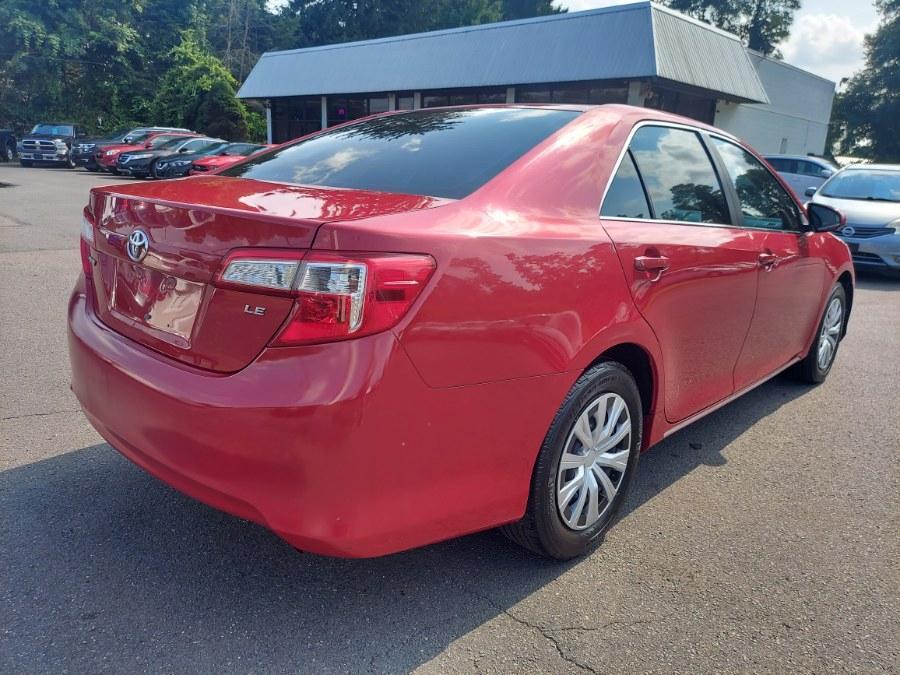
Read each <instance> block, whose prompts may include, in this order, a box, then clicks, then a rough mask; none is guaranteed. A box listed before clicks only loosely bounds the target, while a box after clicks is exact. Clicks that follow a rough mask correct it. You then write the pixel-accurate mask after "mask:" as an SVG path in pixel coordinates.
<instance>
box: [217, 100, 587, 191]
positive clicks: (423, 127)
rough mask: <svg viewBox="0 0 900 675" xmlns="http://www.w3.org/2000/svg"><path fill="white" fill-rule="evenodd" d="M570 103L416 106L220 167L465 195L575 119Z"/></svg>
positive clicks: (294, 179)
mask: <svg viewBox="0 0 900 675" xmlns="http://www.w3.org/2000/svg"><path fill="white" fill-rule="evenodd" d="M579 114H580V113H579V112H577V111H571V110H546V109H537V108H468V109H457V110H415V111H411V112H408V113H401V114H397V115H385V116H383V117H376V118H374V119H369V120H363V121H361V122H357V123H355V124H350V125H347V126H345V127H341V128H337V129H333V130H329V131H324V132H322V133H320V134H317V135H315V136H313V137H311V138H309V139H307V140H302V141H300V142H298V143H294V144H292V145H289V146H287V147H282V148H278V149H277V150H274V151H272V152H266V153H262V154H261V155H259V156H258V157H256V158H254V159H252V160H250V161H249V162H245V163H243V164H240V165H238V166H236V167H234V168H231V169H228V170H226V171H224V172H223V173H222V174H221V175H226V176H241V177H243V178H255V179H257V180H265V181H276V182H282V183H296V184H298V185H323V186H328V187H338V188H351V189H357V190H374V191H380V192H398V193H405V194H415V195H429V196H432V197H449V198H453V199H458V198H461V197H465V196H466V195H467V194H469V193H470V192H473V191H474V190H477V189H478V188H479V187H481V186H482V185H483V184H484V183H486V182H487V181H489V180H490V179H491V178H493V177H494V176H496V175H497V174H498V173H500V172H501V171H503V169H505V168H506V167H507V166H509V165H510V164H511V163H512V162H514V161H515V160H516V159H518V158H519V157H521V156H522V155H523V154H525V153H526V152H528V150H530V149H531V148H533V147H534V146H535V145H537V144H538V143H540V142H541V141H543V140H544V139H545V138H547V137H548V136H550V135H551V134H553V133H554V132H556V131H558V130H559V129H560V128H562V127H563V126H565V125H566V124H568V123H569V122H571V121H572V120H574V119H575V118H576V117H577V116H578V115H579Z"/></svg>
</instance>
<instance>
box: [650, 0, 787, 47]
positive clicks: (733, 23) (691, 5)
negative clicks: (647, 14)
mask: <svg viewBox="0 0 900 675" xmlns="http://www.w3.org/2000/svg"><path fill="white" fill-rule="evenodd" d="M664 1H665V4H667V5H668V6H669V7H671V8H672V9H676V10H678V11H679V12H684V13H685V14H688V15H689V16H692V17H694V18H695V19H700V20H701V21H705V22H706V23H711V24H713V25H714V26H718V27H719V28H721V29H723V30H727V31H728V32H730V33H735V34H736V35H738V36H740V38H741V39H742V40H743V41H744V43H745V44H746V45H747V46H748V47H749V48H750V49H753V50H755V51H758V52H760V53H761V54H765V55H767V56H768V55H772V56H775V57H776V58H777V57H780V53H779V52H778V49H777V45H778V43H780V42H781V41H782V40H784V39H785V38H786V37H787V36H788V35H789V34H790V31H791V24H792V23H793V21H794V12H796V11H797V10H798V9H800V0H664Z"/></svg>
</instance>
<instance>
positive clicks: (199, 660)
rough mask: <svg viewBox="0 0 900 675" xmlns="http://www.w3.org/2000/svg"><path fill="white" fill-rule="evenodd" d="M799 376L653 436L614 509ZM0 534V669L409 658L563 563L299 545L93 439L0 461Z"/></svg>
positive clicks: (699, 456) (500, 547)
mask: <svg viewBox="0 0 900 675" xmlns="http://www.w3.org/2000/svg"><path fill="white" fill-rule="evenodd" d="M807 390H808V389H807V387H805V386H802V385H800V384H797V383H794V382H792V381H790V380H789V379H786V378H778V379H776V380H774V381H772V382H770V383H768V384H766V385H763V386H762V387H760V388H758V389H756V390H755V391H753V392H751V393H749V394H748V395H746V396H745V397H743V398H742V399H740V400H738V401H736V402H734V403H732V404H730V405H729V406H727V407H726V408H724V409H722V410H720V411H718V412H716V413H714V414H712V415H711V416H709V417H708V418H706V419H705V420H702V421H700V422H698V423H696V424H694V425H693V426H692V427H689V428H688V429H686V430H684V431H682V432H680V433H678V434H676V435H675V436H673V437H671V438H669V439H667V440H666V441H664V442H663V443H661V444H660V445H658V446H657V447H656V448H654V450H652V451H651V452H649V453H648V454H646V455H645V456H644V457H643V458H642V462H641V465H640V468H639V471H638V476H637V477H636V479H635V481H634V483H633V492H632V494H631V496H630V498H629V500H628V502H627V504H626V507H625V509H624V512H623V517H625V518H627V517H628V516H629V515H630V514H632V513H634V512H635V511H636V510H637V509H639V508H640V506H641V505H642V504H643V503H645V502H646V501H648V500H649V499H651V498H652V497H653V496H654V495H656V494H658V493H659V492H661V491H663V490H665V489H666V488H667V487H668V486H669V485H671V484H672V483H673V482H675V481H676V480H678V479H679V478H680V477H682V476H684V475H686V474H687V473H689V472H690V471H692V470H693V469H694V468H695V467H697V466H699V465H711V466H720V465H722V464H724V463H725V459H724V458H723V456H722V454H721V451H722V450H723V449H724V448H725V447H726V446H727V445H728V443H729V442H730V441H731V440H732V439H734V438H735V437H737V436H738V435H740V434H741V433H743V432H744V431H745V430H746V429H747V428H748V427H749V426H751V425H752V424H753V423H754V422H756V421H757V420H759V419H761V418H763V417H765V416H767V415H769V414H771V413H772V412H774V411H775V410H777V409H778V407H780V406H781V405H782V404H783V403H785V402H786V401H788V400H790V399H792V398H794V397H796V396H798V395H801V394H802V393H804V392H805V391H807ZM698 444H700V445H699V446H698ZM0 541H2V542H3V543H2V547H0V568H2V570H3V571H2V583H0V599H2V603H0V607H2V609H0V671H3V672H22V671H33V670H40V671H47V670H52V671H58V670H63V669H66V670H72V671H75V672H79V671H89V672H95V671H97V670H100V669H113V670H130V671H132V672H137V671H142V670H152V671H156V672H160V671H162V672H169V671H175V672H182V671H189V672H213V671H214V672H222V671H226V670H242V671H251V670H262V671H267V672H273V671H286V670H291V671H318V672H321V671H360V670H378V671H408V670H410V669H412V668H415V667H416V666H418V665H420V664H422V663H424V662H426V661H428V660H430V659H431V658H433V657H434V656H435V655H437V654H438V653H439V652H441V651H442V650H444V649H445V648H446V647H447V646H448V644H449V643H451V642H452V641H453V640H455V639H457V638H459V637H461V636H463V635H465V634H466V633H468V632H470V631H472V630H473V629H475V628H477V627H478V626H480V625H481V624H483V623H485V622H486V621H489V620H490V619H492V618H494V617H496V616H498V615H499V614H501V613H502V612H503V611H504V610H506V609H507V608H509V607H511V606H513V605H515V604H516V603H517V602H519V601H520V600H522V599H523V598H525V597H527V596H528V595H530V594H532V593H533V592H535V591H536V590H538V589H539V588H541V587H542V586H544V585H546V584H547V583H549V582H551V581H552V580H553V579H555V578H556V577H558V576H560V575H561V574H563V573H564V572H566V571H567V570H568V569H570V568H571V567H572V566H573V565H575V564H577V562H576V563H568V564H559V563H553V562H549V561H545V560H541V559H538V558H535V557H533V556H531V555H529V554H527V553H525V552H524V551H522V550H520V549H519V548H517V547H516V546H514V545H513V544H511V543H509V542H507V541H506V540H505V539H504V538H503V537H502V536H501V535H499V534H497V533H494V532H486V533H482V534H476V535H472V536H468V537H464V538H461V539H457V540H454V541H450V542H445V543H442V544H436V545H433V546H429V547H426V548H423V549H418V550H414V551H409V552H406V553H401V554H397V555H393V556H389V557H385V558H379V559H373V560H339V559H329V558H322V557H317V556H313V555H308V554H302V553H298V552H296V551H294V550H293V549H292V548H290V547H289V546H287V545H286V544H284V543H283V542H282V541H281V540H280V539H278V538H277V537H276V536H274V535H272V534H270V533H269V532H267V531H266V530H264V529H263V528H261V527H258V526H256V525H253V524H251V523H247V522H244V521H241V520H239V519H237V518H232V517H230V516H227V515H224V514H221V513H218V512H216V511H214V510H212V509H210V508H207V507H206V506H203V505H201V504H199V503H197V502H195V501H193V500H191V499H189V498H187V497H184V496H182V495H180V494H179V493H177V492H175V491H174V490H172V489H170V488H168V487H167V486H165V485H163V484H162V483H160V482H158V481H157V480H155V479H153V478H152V477H150V476H149V475H147V474H145V473H143V472H142V471H141V470H139V469H138V468H137V467H135V466H133V465H132V464H130V463H129V462H128V461H127V460H125V459H123V458H122V457H120V456H119V455H118V454H117V453H116V452H115V451H114V450H112V449H111V448H110V447H109V446H107V445H96V446H92V447H87V448H84V449H82V450H78V451H75V452H71V453H68V454H64V455H61V456H58V457H55V458H52V459H48V460H45V461H41V462H36V463H33V464H30V465H26V466H23V467H20V468H16V469H11V470H8V471H6V472H3V473H2V474H0ZM563 606H565V605H563Z"/></svg>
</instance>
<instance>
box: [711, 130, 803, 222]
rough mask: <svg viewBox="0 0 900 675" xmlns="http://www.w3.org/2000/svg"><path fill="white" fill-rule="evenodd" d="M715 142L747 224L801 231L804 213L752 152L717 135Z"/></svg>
mask: <svg viewBox="0 0 900 675" xmlns="http://www.w3.org/2000/svg"><path fill="white" fill-rule="evenodd" d="M713 144H714V145H715V147H716V150H718V151H719V155H720V156H721V157H722V161H723V162H724V163H725V168H726V169H727V170H728V175H729V176H730V177H731V182H732V183H733V184H734V188H735V190H736V191H737V195H738V199H739V200H740V203H741V212H742V213H743V216H744V219H743V220H744V226H745V227H753V228H759V229H765V230H793V231H799V230H800V213H799V211H798V210H797V205H796V204H795V203H794V200H793V199H791V198H790V196H789V195H788V193H787V192H786V191H785V190H784V188H783V187H781V184H780V183H779V182H778V181H777V180H775V177H774V176H773V175H772V174H771V173H769V170H768V169H767V168H766V167H764V166H763V165H762V163H761V162H759V160H757V159H756V157H754V156H753V155H751V154H750V153H749V152H747V151H746V150H744V149H743V148H741V147H740V146H737V145H735V144H734V143H730V142H729V141H725V140H722V139H721V138H714V139H713Z"/></svg>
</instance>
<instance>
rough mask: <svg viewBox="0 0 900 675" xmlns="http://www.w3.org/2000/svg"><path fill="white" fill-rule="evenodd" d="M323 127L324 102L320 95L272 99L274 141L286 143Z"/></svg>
mask: <svg viewBox="0 0 900 675" xmlns="http://www.w3.org/2000/svg"><path fill="white" fill-rule="evenodd" d="M321 128H322V103H321V99H320V98H319V97H318V96H307V97H298V98H284V99H275V100H273V101H272V141H273V142H274V143H284V142H285V141H290V140H292V139H294V138H299V137H300V136H306V135H307V134H311V133H312V132H314V131H318V130H319V129H321Z"/></svg>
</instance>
